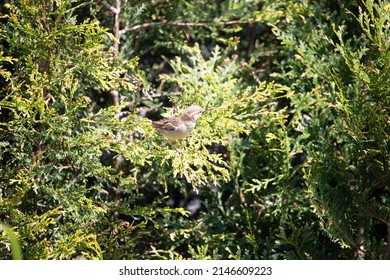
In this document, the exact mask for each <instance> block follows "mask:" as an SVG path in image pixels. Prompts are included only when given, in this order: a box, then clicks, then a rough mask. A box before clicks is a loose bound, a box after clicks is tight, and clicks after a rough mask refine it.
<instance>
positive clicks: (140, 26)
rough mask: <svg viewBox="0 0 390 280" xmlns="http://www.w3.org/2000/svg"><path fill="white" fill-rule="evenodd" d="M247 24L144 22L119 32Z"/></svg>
mask: <svg viewBox="0 0 390 280" xmlns="http://www.w3.org/2000/svg"><path fill="white" fill-rule="evenodd" d="M245 23H249V22H243V21H238V20H232V21H221V22H215V23H211V22H210V23H209V22H168V21H156V22H146V23H142V24H138V25H134V26H132V27H128V28H125V29H122V30H121V31H120V34H121V35H122V34H125V33H128V32H134V31H137V30H139V29H145V28H149V27H153V26H158V25H167V26H187V27H191V26H197V27H210V26H213V25H235V24H245Z"/></svg>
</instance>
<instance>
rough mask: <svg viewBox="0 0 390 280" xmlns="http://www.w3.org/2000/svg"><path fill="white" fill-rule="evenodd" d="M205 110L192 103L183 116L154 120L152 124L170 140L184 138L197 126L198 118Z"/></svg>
mask: <svg viewBox="0 0 390 280" xmlns="http://www.w3.org/2000/svg"><path fill="white" fill-rule="evenodd" d="M204 111H205V110H204V109H203V108H202V107H200V106H198V105H192V106H190V107H188V108H187V109H185V111H184V113H183V114H182V115H181V116H178V117H173V118H170V119H166V120H161V121H154V122H152V125H153V127H154V128H155V129H156V130H157V131H158V132H159V133H161V134H162V135H164V136H165V137H166V138H168V140H179V139H183V138H185V137H187V136H188V135H189V134H190V133H191V132H192V130H193V129H194V128H195V125H196V120H197V119H198V118H199V117H200V116H201V115H202V113H203V112H204Z"/></svg>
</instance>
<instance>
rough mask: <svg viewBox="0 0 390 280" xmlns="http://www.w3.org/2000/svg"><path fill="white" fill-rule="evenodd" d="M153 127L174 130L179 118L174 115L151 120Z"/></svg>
mask: <svg viewBox="0 0 390 280" xmlns="http://www.w3.org/2000/svg"><path fill="white" fill-rule="evenodd" d="M152 124H153V126H154V127H155V128H161V129H166V130H175V129H176V128H177V127H179V125H180V120H179V118H178V117H174V118H172V119H169V120H162V121H155V122H152Z"/></svg>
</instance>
